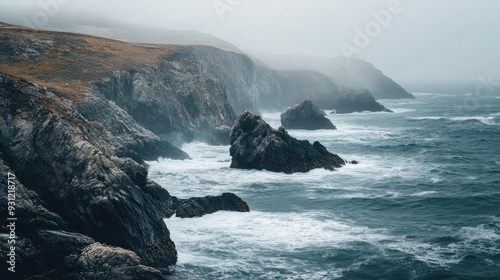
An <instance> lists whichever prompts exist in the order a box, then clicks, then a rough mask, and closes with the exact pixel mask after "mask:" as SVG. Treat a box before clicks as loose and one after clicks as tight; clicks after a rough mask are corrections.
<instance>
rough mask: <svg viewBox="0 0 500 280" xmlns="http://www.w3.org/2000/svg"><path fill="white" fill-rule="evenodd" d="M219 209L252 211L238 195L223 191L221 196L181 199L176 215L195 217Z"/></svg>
mask: <svg viewBox="0 0 500 280" xmlns="http://www.w3.org/2000/svg"><path fill="white" fill-rule="evenodd" d="M217 211H235V212H250V208H249V207H248V204H247V203H246V202H245V201H243V200H242V199H241V198H239V197H238V196H237V195H235V194H233V193H223V194H222V195H221V196H205V197H193V198H190V199H186V200H180V201H179V204H178V206H177V210H176V214H175V215H176V216H177V217H180V218H193V217H201V216H204V215H206V214H212V213H215V212H217Z"/></svg>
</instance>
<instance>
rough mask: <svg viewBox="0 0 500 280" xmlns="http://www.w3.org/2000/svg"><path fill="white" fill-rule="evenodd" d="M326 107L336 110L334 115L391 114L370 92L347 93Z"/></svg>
mask: <svg viewBox="0 0 500 280" xmlns="http://www.w3.org/2000/svg"><path fill="white" fill-rule="evenodd" d="M325 107H327V108H329V109H332V110H334V111H333V112H332V113H337V114H349V113H354V112H390V113H392V111H391V110H389V109H387V108H385V107H384V106H383V105H382V104H380V103H378V102H377V101H376V100H375V98H373V96H372V95H371V94H370V92H368V91H361V92H352V93H346V94H344V95H342V96H339V97H337V98H335V99H333V100H332V102H330V103H326V104H325Z"/></svg>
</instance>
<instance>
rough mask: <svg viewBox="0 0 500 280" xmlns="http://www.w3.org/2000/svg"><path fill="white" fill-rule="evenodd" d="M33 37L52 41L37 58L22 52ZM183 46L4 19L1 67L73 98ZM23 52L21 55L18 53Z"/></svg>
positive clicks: (0, 36)
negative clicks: (40, 27) (32, 26)
mask: <svg viewBox="0 0 500 280" xmlns="http://www.w3.org/2000/svg"><path fill="white" fill-rule="evenodd" d="M30 40H37V41H46V42H48V43H49V45H51V46H50V47H49V48H47V49H45V50H43V51H40V56H39V57H38V58H37V59H34V58H30V57H23V56H20V55H19V54H21V53H23V52H24V51H25V50H26V46H27V45H26V44H27V42H30ZM178 48H179V47H178V46H170V45H147V44H131V43H125V42H121V41H116V40H110V39H105V38H98V37H93V36H88V35H81V34H72V33H61V32H53V31H45V30H38V29H30V28H26V27H21V26H15V25H9V24H5V23H1V22H0V71H1V72H3V73H6V74H9V75H12V76H16V77H22V78H24V79H26V80H28V81H30V82H33V83H36V84H38V85H39V86H41V87H47V88H48V89H49V90H53V91H57V92H59V93H61V94H64V95H65V96H66V97H68V98H70V99H79V98H82V97H83V96H84V95H85V92H86V88H87V87H88V85H90V84H91V83H93V82H96V81H99V80H102V79H104V78H107V77H110V76H112V73H113V72H114V71H117V70H119V71H124V70H130V69H137V70H139V69H140V68H142V67H145V66H153V65H155V64H157V63H158V62H159V61H160V58H161V57H164V56H168V55H169V54H172V53H174V52H175V51H176V50H177V49H178ZM16 53H17V54H16Z"/></svg>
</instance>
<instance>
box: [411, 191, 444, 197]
mask: <svg viewBox="0 0 500 280" xmlns="http://www.w3.org/2000/svg"><path fill="white" fill-rule="evenodd" d="M437 193H438V192H437V191H424V192H417V193H414V194H412V195H411V196H431V195H434V194H437Z"/></svg>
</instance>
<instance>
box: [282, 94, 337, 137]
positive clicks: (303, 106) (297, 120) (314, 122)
mask: <svg viewBox="0 0 500 280" xmlns="http://www.w3.org/2000/svg"><path fill="white" fill-rule="evenodd" d="M281 125H282V126H283V127H284V128H286V129H307V130H315V129H336V127H335V126H334V125H333V124H332V122H331V121H330V120H329V119H327V118H326V117H325V112H324V111H323V110H321V109H319V108H318V107H316V106H314V104H313V103H312V101H310V100H306V101H303V102H302V103H300V104H297V105H295V106H293V107H291V108H290V109H288V110H287V111H286V112H284V113H283V114H281Z"/></svg>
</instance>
